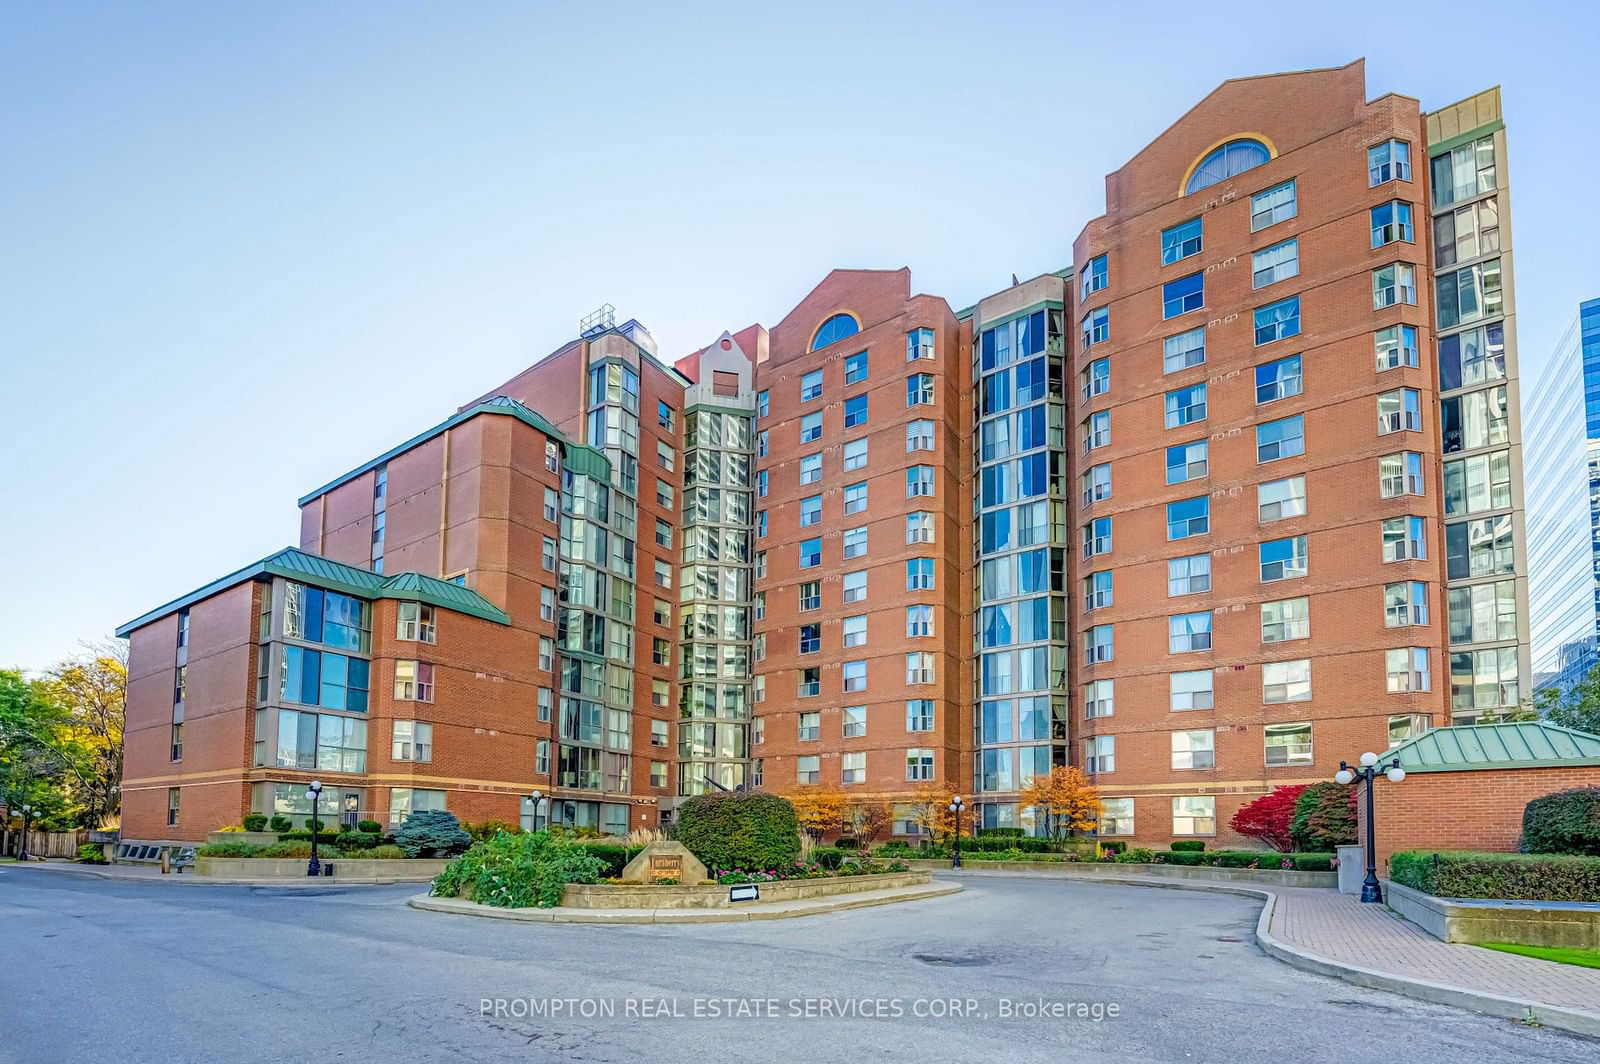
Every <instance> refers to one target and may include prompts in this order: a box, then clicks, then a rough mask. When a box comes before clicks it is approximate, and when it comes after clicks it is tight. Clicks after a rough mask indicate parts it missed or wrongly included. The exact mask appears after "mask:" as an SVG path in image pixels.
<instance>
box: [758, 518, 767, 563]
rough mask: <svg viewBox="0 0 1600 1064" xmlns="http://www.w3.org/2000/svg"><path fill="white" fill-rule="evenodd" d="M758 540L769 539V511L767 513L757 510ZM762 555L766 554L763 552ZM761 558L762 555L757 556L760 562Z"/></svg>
mask: <svg viewBox="0 0 1600 1064" xmlns="http://www.w3.org/2000/svg"><path fill="white" fill-rule="evenodd" d="M756 538H757V539H766V538H767V511H765V510H757V511H756ZM762 553H765V552H762ZM760 557H761V555H760V554H757V555H756V558H757V559H758V560H759V559H760Z"/></svg>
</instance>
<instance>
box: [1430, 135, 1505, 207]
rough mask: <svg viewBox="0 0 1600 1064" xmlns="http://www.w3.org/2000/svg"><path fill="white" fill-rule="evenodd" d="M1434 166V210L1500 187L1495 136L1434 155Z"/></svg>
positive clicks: (1482, 138) (1432, 161) (1481, 138)
mask: <svg viewBox="0 0 1600 1064" xmlns="http://www.w3.org/2000/svg"><path fill="white" fill-rule="evenodd" d="M1431 166H1432V167H1433V205H1434V206H1435V207H1448V206H1450V204H1452V203H1460V202H1461V201H1462V200H1468V199H1471V198H1472V197H1474V196H1480V195H1482V194H1483V193H1485V192H1493V191H1494V190H1495V189H1496V188H1497V187H1498V185H1497V182H1496V175H1495V165H1494V137H1493V135H1490V136H1487V137H1480V138H1479V139H1477V140H1475V141H1472V142H1471V143H1468V144H1463V145H1461V146H1459V147H1456V148H1452V149H1451V150H1450V151H1447V152H1443V153H1441V154H1439V155H1435V156H1434V157H1433V159H1432V160H1431Z"/></svg>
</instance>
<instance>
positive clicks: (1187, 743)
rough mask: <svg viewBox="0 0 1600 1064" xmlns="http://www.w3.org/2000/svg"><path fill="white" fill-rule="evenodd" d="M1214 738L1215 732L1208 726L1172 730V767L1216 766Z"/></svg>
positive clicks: (1202, 767)
mask: <svg viewBox="0 0 1600 1064" xmlns="http://www.w3.org/2000/svg"><path fill="white" fill-rule="evenodd" d="M1216 739H1217V736H1216V732H1214V731H1212V730H1211V729H1209V728H1207V729H1204V730H1201V731H1178V732H1173V733H1172V767H1173V768H1174V769H1177V770H1182V769H1210V768H1216V767H1217V751H1216Z"/></svg>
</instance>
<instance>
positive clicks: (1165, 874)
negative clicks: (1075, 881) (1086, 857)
mask: <svg viewBox="0 0 1600 1064" xmlns="http://www.w3.org/2000/svg"><path fill="white" fill-rule="evenodd" d="M906 863H907V864H909V865H911V866H912V867H913V868H926V869H930V870H932V871H939V870H942V869H948V868H949V867H950V862H949V861H907V862H906ZM963 865H964V867H965V868H966V870H968V871H974V872H979V871H997V872H1035V873H1040V874H1043V875H1062V876H1080V877H1083V878H1085V879H1093V878H1097V877H1098V878H1108V879H1114V878H1117V877H1119V876H1128V875H1135V876H1148V877H1152V878H1157V879H1187V880H1198V881H1202V882H1211V883H1265V884H1269V885H1272V886H1278V887H1336V886H1338V884H1339V874H1338V873H1337V872H1297V871H1292V870H1289V869H1282V868H1214V867H1211V866H1209V865H1168V864H1121V863H1114V862H1110V861H987V860H975V861H965V860H964V861H963Z"/></svg>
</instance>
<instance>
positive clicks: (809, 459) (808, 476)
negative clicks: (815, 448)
mask: <svg viewBox="0 0 1600 1064" xmlns="http://www.w3.org/2000/svg"><path fill="white" fill-rule="evenodd" d="M821 479H822V455H820V454H808V455H802V456H801V458H800V483H802V484H814V483H816V482H817V481H819V480H821ZM756 494H757V495H758V496H765V495H766V494H767V471H766V470H765V469H763V470H762V471H761V472H759V473H757V474H756Z"/></svg>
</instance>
